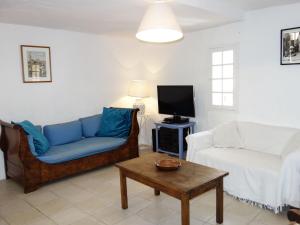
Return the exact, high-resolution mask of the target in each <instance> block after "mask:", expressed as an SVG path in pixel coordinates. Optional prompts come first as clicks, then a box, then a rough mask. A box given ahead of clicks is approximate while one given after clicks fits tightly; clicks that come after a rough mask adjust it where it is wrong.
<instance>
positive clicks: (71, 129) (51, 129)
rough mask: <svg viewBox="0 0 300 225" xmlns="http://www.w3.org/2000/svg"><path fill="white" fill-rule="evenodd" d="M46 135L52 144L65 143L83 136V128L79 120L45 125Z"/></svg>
mask: <svg viewBox="0 0 300 225" xmlns="http://www.w3.org/2000/svg"><path fill="white" fill-rule="evenodd" d="M44 135H45V136H46V138H47V139H48V140H49V142H50V145H51V146H55V145H63V144H67V143H71V142H75V141H79V140H81V138H82V128H81V123H80V121H79V120H75V121H72V122H68V123H60V124H54V125H47V126H45V127H44Z"/></svg>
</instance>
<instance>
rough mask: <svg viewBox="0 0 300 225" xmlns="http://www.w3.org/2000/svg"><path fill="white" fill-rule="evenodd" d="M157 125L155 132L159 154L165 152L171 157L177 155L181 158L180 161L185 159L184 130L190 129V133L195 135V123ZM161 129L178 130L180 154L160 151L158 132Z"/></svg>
mask: <svg viewBox="0 0 300 225" xmlns="http://www.w3.org/2000/svg"><path fill="white" fill-rule="evenodd" d="M154 124H155V132H156V151H157V152H163V153H167V154H170V155H176V156H179V158H180V159H184V150H183V129H184V128H190V132H191V134H193V133H194V127H195V122H188V123H180V124H176V123H172V124H169V123H162V122H161V123H154ZM161 127H166V128H170V129H177V130H178V147H179V149H178V150H179V151H178V152H179V153H174V152H170V151H168V150H167V149H160V148H159V145H158V143H159V141H158V139H159V135H158V130H159V128H161Z"/></svg>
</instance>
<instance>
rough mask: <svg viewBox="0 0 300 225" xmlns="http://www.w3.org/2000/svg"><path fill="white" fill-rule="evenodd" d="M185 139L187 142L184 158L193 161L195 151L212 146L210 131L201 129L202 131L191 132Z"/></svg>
mask: <svg viewBox="0 0 300 225" xmlns="http://www.w3.org/2000/svg"><path fill="white" fill-rule="evenodd" d="M186 141H187V144H188V150H187V156H186V159H187V160H188V161H193V160H194V158H195V154H196V152H198V151H201V150H202V149H206V148H209V147H211V146H212V144H213V134H212V132H211V131H203V132H199V133H195V134H191V135H189V136H187V137H186Z"/></svg>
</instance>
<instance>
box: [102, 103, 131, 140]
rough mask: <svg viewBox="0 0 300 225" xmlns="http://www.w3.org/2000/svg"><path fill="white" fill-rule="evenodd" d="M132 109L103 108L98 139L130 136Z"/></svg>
mask: <svg viewBox="0 0 300 225" xmlns="http://www.w3.org/2000/svg"><path fill="white" fill-rule="evenodd" d="M131 113H132V109H123V108H105V107H104V108H103V113H102V117H101V122H100V127H99V131H98V132H97V133H96V136H98V137H119V138H126V137H128V136H129V132H130V128H131Z"/></svg>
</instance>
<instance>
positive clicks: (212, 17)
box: [0, 0, 300, 34]
mask: <svg viewBox="0 0 300 225" xmlns="http://www.w3.org/2000/svg"><path fill="white" fill-rule="evenodd" d="M153 1H154V0H107V1H104V0H84V1H83V0H0V22H2V23H13V24H23V25H32V26H41V27H48V28H55V29H64V30H73V31H79V32H88V33H96V34H105V33H118V34H119V33H132V32H135V31H136V30H137V28H138V26H139V22H140V21H141V19H142V17H143V14H144V12H145V10H146V8H147V6H148V5H149V4H150V3H151V2H153ZM297 2H300V0H169V4H170V5H171V6H172V8H173V10H174V12H175V14H176V16H177V18H178V21H179V23H180V25H181V26H182V29H183V31H184V32H191V31H196V30H201V29H204V28H208V27H213V26H217V25H221V24H226V23H230V22H234V21H239V20H241V19H242V18H243V15H244V13H245V12H246V11H249V10H254V9H259V8H265V7H271V6H277V5H283V4H292V3H297Z"/></svg>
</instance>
